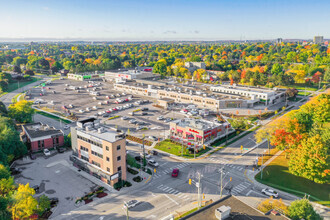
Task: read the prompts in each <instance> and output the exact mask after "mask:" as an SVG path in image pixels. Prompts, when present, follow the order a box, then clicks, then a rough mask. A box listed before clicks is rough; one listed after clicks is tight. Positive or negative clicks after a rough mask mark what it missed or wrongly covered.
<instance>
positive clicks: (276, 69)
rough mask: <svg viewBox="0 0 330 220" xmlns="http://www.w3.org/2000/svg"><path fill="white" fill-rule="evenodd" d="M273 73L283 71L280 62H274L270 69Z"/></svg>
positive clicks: (276, 73)
mask: <svg viewBox="0 0 330 220" xmlns="http://www.w3.org/2000/svg"><path fill="white" fill-rule="evenodd" d="M270 72H271V73H272V74H273V75H278V74H279V73H281V72H283V67H282V65H281V64H278V63H275V64H274V65H273V67H272V69H271V71H270Z"/></svg>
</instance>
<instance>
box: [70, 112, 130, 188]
mask: <svg viewBox="0 0 330 220" xmlns="http://www.w3.org/2000/svg"><path fill="white" fill-rule="evenodd" d="M71 142H72V149H73V156H72V160H73V163H74V165H75V166H76V167H78V168H79V169H81V170H83V171H85V172H87V173H89V174H90V175H93V176H94V177H96V178H98V179H100V180H102V181H103V182H105V183H107V184H110V185H112V186H113V184H115V183H116V182H118V181H120V180H126V139H125V135H124V134H123V133H119V132H117V131H116V130H112V129H111V128H108V127H106V126H105V125H101V124H100V121H99V120H96V119H95V118H89V119H85V120H81V121H78V122H77V127H71Z"/></svg>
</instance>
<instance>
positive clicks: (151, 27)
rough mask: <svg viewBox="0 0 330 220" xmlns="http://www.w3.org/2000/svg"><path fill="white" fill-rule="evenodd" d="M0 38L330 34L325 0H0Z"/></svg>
mask: <svg viewBox="0 0 330 220" xmlns="http://www.w3.org/2000/svg"><path fill="white" fill-rule="evenodd" d="M0 4H1V6H2V8H1V15H2V19H0V27H1V31H0V41H4V40H1V39H5V41H15V40H16V41H22V39H23V40H24V39H28V40H46V41H47V40H48V41H49V40H55V41H71V40H87V41H229V40H232V41H238V40H242V41H245V40H271V39H276V38H283V39H313V37H314V36H326V37H328V38H329V37H330V29H329V28H327V27H330V13H329V10H328V9H329V8H330V1H329V0H318V1H315V2H314V1H310V0H290V1H287V0H268V1H264V0H253V1H252V0H235V1H228V0H207V1H202V0H179V1H178V0H167V1H154V0H141V1H135V0H121V1H115V0H95V1H93V2H91V1H87V0H70V1H65V0H57V1H44V0H33V1H24V0H13V1H8V0H0Z"/></svg>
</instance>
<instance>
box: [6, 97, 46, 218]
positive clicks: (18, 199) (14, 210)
mask: <svg viewBox="0 0 330 220" xmlns="http://www.w3.org/2000/svg"><path fill="white" fill-rule="evenodd" d="M33 114H34V110H33V109H32V108H31V103H30V102H27V101H20V102H17V103H15V104H13V105H10V106H9V108H8V111H7V109H6V107H5V105H4V104H3V103H2V102H0V219H28V218H29V217H31V215H33V214H39V215H41V214H42V213H43V212H44V211H45V210H47V209H48V208H50V201H49V199H48V197H47V196H45V195H42V196H41V197H39V198H38V199H36V198H34V197H33V195H34V194H35V191H34V189H32V188H31V187H30V186H29V184H26V185H23V184H19V185H16V184H15V182H14V178H13V177H12V176H11V174H10V171H9V170H8V166H9V164H10V163H11V162H12V161H13V160H14V159H15V158H19V157H22V156H24V155H26V154H27V147H26V145H25V144H23V143H22V142H21V141H20V137H19V133H18V132H17V130H16V128H15V124H14V121H13V119H15V121H17V122H31V121H32V115H33Z"/></svg>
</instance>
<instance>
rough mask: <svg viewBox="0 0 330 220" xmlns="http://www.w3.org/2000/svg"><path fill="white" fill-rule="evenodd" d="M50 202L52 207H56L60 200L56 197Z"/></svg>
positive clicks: (50, 199)
mask: <svg viewBox="0 0 330 220" xmlns="http://www.w3.org/2000/svg"><path fill="white" fill-rule="evenodd" d="M49 201H50V207H52V208H53V207H55V206H56V205H57V203H58V198H56V197H53V198H49Z"/></svg>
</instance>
